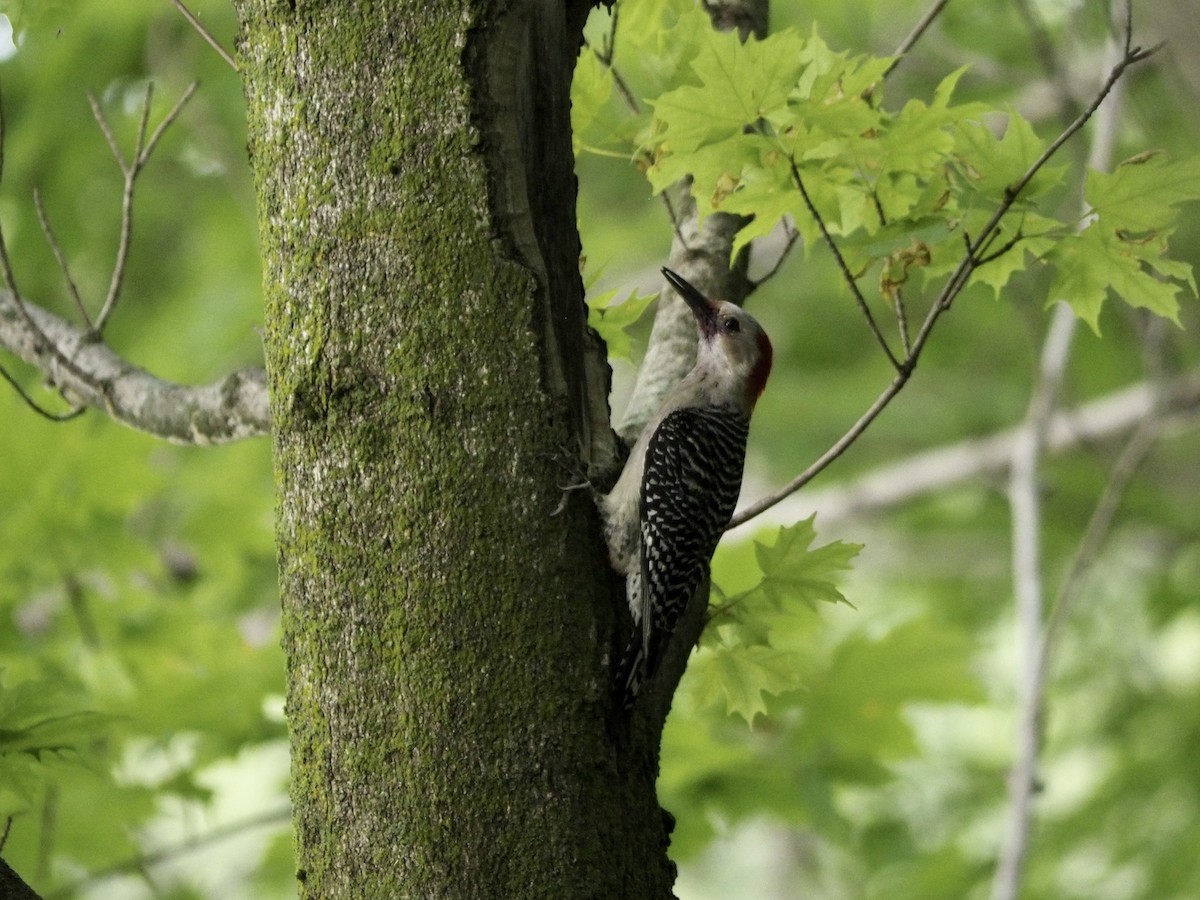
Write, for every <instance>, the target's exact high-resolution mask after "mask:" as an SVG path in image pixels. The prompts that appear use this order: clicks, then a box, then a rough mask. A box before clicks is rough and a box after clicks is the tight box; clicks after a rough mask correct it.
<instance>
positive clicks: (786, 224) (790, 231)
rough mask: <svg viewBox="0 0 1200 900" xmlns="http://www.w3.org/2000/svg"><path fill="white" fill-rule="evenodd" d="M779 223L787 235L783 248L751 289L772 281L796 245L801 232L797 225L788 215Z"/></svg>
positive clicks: (751, 283) (751, 285)
mask: <svg viewBox="0 0 1200 900" xmlns="http://www.w3.org/2000/svg"><path fill="white" fill-rule="evenodd" d="M779 224H780V225H782V226H783V233H784V234H785V235H787V239H786V240H785V242H784V245H783V249H782V250H780V251H779V255H778V256H777V257H775V262H774V263H773V264H772V266H771V268H770V269H768V270H767V271H766V272H765V273H763V275H762V276H760V277H759V278H757V279H755V280H754V281H751V282H750V290H752V291H754V290H757V289H758V288H760V287H762V285H763V284H764V283H765V282H767V281H770V280H771V279H772V278H774V277H775V276H776V274H778V272H779V270H780V269H781V268H782V267H783V261H784V260H785V259H787V258H788V254H789V253H791V252H792V247H793V246H795V244H796V240H797V239H798V238H799V237H800V232H799V231H798V230H796V226H794V225H793V224H792V223H791V221H790V220H789V219H788V217H787V216H784V217H783V218H782V219H780V220H779Z"/></svg>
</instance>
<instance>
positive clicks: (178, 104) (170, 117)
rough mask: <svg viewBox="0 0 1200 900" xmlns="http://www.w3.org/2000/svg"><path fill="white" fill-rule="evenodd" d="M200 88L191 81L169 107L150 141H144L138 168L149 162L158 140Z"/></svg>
mask: <svg viewBox="0 0 1200 900" xmlns="http://www.w3.org/2000/svg"><path fill="white" fill-rule="evenodd" d="M199 86H200V82H198V81H193V82H192V83H191V84H189V85H188V86H187V88H186V89H185V90H184V92H183V93H182V94H181V95H180V97H179V99H178V100H176V101H175V105H174V106H172V107H171V110H170V112H168V113H167V114H166V115H165V116H163V120H162V121H161V122H159V123H158V127H157V128H155V129H154V133H153V134H151V135H150V140H148V141H146V147H145V149H144V150H142V154H141V157H140V158H139V159H138V168H141V167H142V166H144V165H145V164H146V163H147V162H148V161H149V160H150V154H151V153H153V152H154V148H155V147H156V146H157V145H158V140H159V138H161V137H162V136H163V132H164V131H166V130H167V129H168V128H169V127H170V126H171V124H172V123H173V122H174V121H175V120H176V119H177V118H178V117H179V114H180V113H181V112H183V108H184V107H185V106H186V105H187V102H188V101H189V100H191V99H192V95H193V94H194V93H196V88H197V87H199Z"/></svg>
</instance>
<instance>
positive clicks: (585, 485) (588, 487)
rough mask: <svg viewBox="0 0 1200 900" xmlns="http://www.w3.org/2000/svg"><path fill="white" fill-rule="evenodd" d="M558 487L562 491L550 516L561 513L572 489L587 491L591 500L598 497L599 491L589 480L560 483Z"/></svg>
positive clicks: (565, 506)
mask: <svg viewBox="0 0 1200 900" xmlns="http://www.w3.org/2000/svg"><path fill="white" fill-rule="evenodd" d="M558 489H559V490H560V491H562V499H561V500H559V501H558V506H556V507H554V512H552V513H550V515H552V516H558V515H562V513H563V512H564V511H565V510H566V508H567V501H568V500H570V499H571V493H572V492H573V491H588V492H589V493H590V494H591V496H592V500H593V502H594V501H596V500H597V499H598V498H599V497H600V492H599V491H597V490H596V488H595V487H594V486H593V485H592V483H591V482H590V481H581V482H579V483H575V484H560V485H559V486H558Z"/></svg>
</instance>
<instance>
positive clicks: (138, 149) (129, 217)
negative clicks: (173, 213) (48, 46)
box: [88, 81, 196, 337]
mask: <svg viewBox="0 0 1200 900" xmlns="http://www.w3.org/2000/svg"><path fill="white" fill-rule="evenodd" d="M195 91H196V82H194V81H193V82H192V83H191V84H190V85H188V87H187V90H185V91H184V92H183V95H182V96H181V97H180V98H179V99H178V100H177V101H176V102H175V105H174V106H173V107H171V110H170V112H168V113H167V115H166V116H165V117H164V118H163V120H162V121H161V122H160V123H159V124H158V127H157V128H155V129H154V132H153V133H152V134H151V135H150V136H149V139H147V137H146V130H147V128H148V127H149V122H150V105H151V101H152V100H153V98H154V84H153V83H152V82H151V83H148V84H147V85H146V96H145V98H144V99H143V101H142V117H141V119H140V120H139V122H138V133H137V140H136V143H135V144H134V150H133V154H132V156H131V157H130V159H129V162H128V163H126V162H125V160H124V158H123V157H122V155H121V152H120V149H119V148H118V147H117V143H116V137H115V136H114V135H113V132H112V128H111V127H109V124H108V120H107V119H106V118H105V117H104V113H103V111H102V110H101V109H100V105H99V103H98V102H97V101H96V99H95V97H94V96H92V95H90V94H89V95H88V100H89V101H90V102H91V104H92V113H93V115H95V117H96V121H97V122H98V123H99V124H100V129H101V130H102V131H103V132H104V136H105V137H106V138H108V141H109V146H110V147H111V148H112V150H113V155H114V156H115V157H116V159H117V163H118V165H120V167H121V174H122V175H124V176H125V185H124V189H123V191H122V194H121V227H120V234H119V237H118V242H117V254H116V258H115V260H114V261H113V269H112V277H111V278H110V279H109V283H108V292H107V293H106V294H105V296H104V303H103V304H102V305H101V307H100V312H99V314H98V315H97V316H96V321H95V324H94V325H93V326H92V333H93V334H94V335H95V336H96V337H100V336H101V335H102V334H103V332H104V327H105V326H106V325H107V324H108V320H109V317H110V316H111V315H112V313H113V310H114V309H116V305H117V301H118V300H119V299H120V296H121V287H122V285H123V284H124V282H125V271H126V267H127V265H128V262H129V248H130V246H131V242H132V238H133V200H134V190H135V188H136V186H137V178H138V175H140V174H141V172H142V169H143V168H144V167H145V165H146V163H147V162H148V161H149V159H150V154H151V153H153V152H154V148H155V147H156V146H157V145H158V141H159V139H160V138H161V137H162V135H163V132H164V131H166V129H167V128H168V127H169V126H170V125H171V123H172V122H174V121H175V119H176V117H177V116H178V115H179V113H180V112H181V111H182V110H183V107H184V105H185V104H186V103H187V102H188V100H190V99H191V97H192V94H193V93H195Z"/></svg>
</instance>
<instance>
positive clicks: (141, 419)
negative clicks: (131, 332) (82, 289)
mask: <svg viewBox="0 0 1200 900" xmlns="http://www.w3.org/2000/svg"><path fill="white" fill-rule="evenodd" d="M22 307H24V312H22ZM31 322H32V324H33V325H34V326H36V328H33V327H30V323H31ZM39 332H40V333H39ZM0 347H3V348H4V349H6V350H9V351H10V352H12V353H13V354H14V355H15V356H17V357H18V358H19V359H22V360H24V361H25V362H27V363H29V364H30V365H31V366H34V367H35V368H36V369H38V370H39V371H40V372H41V373H42V375H43V376H44V377H45V379H46V381H47V382H48V383H49V384H50V385H51V386H53V387H54V388H55V389H57V390H59V391H61V392H62V394H63V396H64V397H65V398H66V399H67V400H68V401H69V402H71V403H75V404H78V405H83V406H89V407H94V408H96V409H100V410H103V411H104V412H105V413H106V414H108V415H109V416H111V417H112V418H113V419H115V420H116V421H118V422H120V423H121V424H123V425H128V426H129V427H130V428H136V429H137V430H138V431H145V432H148V433H149V434H153V435H155V436H156V437H160V438H164V439H165V440H168V441H171V442H173V443H177V444H226V443H230V442H231V441H237V440H242V439H243V438H250V437H260V436H262V435H265V434H267V433H268V432H269V431H270V428H271V415H270V411H269V409H268V407H267V378H266V373H265V372H264V371H263V370H262V369H261V368H246V369H239V370H238V371H236V372H232V373H230V374H229V375H226V376H225V377H224V378H221V379H220V380H218V381H215V382H213V383H212V384H207V385H199V386H189V385H180V384H174V383H172V382H169V381H164V380H163V379H161V378H157V377H155V376H154V375H151V374H150V373H149V372H147V371H145V370H144V369H140V368H138V367H137V366H135V365H133V364H132V363H130V362H127V361H126V360H124V359H122V358H121V357H120V356H119V355H118V354H117V353H115V352H114V351H113V350H112V349H111V348H110V347H109V346H108V345H107V344H105V343H104V342H103V341H101V340H98V339H96V338H95V337H93V336H92V335H91V333H90V332H89V331H87V330H86V329H84V328H80V327H79V326H77V325H74V324H72V323H71V322H68V321H67V320H65V319H62V318H60V317H58V316H56V315H54V314H53V313H50V312H47V311H46V310H44V309H42V308H41V307H40V306H37V305H35V304H32V303H30V302H28V301H20V302H18V301H17V300H15V299H14V297H13V295H12V294H11V293H8V292H0Z"/></svg>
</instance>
